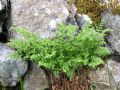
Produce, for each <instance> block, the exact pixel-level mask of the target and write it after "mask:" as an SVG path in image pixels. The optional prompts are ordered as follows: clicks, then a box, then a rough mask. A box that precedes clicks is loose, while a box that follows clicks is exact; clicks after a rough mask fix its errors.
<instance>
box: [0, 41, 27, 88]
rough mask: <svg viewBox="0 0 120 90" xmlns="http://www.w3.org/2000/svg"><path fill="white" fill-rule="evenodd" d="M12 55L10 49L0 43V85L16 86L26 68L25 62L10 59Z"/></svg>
mask: <svg viewBox="0 0 120 90" xmlns="http://www.w3.org/2000/svg"><path fill="white" fill-rule="evenodd" d="M12 53H14V51H13V50H12V49H10V48H9V47H8V46H6V45H4V44H1V43H0V83H1V84H2V85H5V86H16V84H17V83H18V82H19V80H20V79H21V77H22V76H23V75H24V74H25V72H26V71H27V68H28V67H27V66H28V64H27V62H26V61H23V60H22V59H16V58H12V57H11V56H10V55H11V54H12Z"/></svg>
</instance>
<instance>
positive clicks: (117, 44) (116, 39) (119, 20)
mask: <svg viewBox="0 0 120 90" xmlns="http://www.w3.org/2000/svg"><path fill="white" fill-rule="evenodd" d="M102 22H104V25H105V27H106V28H108V29H110V37H109V38H107V40H108V42H109V43H110V45H111V48H112V49H113V50H115V51H117V52H118V53H120V15H113V14H112V13H111V12H105V13H104V14H103V15H102Z"/></svg>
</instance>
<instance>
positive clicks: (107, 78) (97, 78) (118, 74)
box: [90, 58, 120, 90]
mask: <svg viewBox="0 0 120 90" xmlns="http://www.w3.org/2000/svg"><path fill="white" fill-rule="evenodd" d="M90 77H91V79H92V81H93V82H94V84H95V86H96V89H95V90H120V86H119V85H120V63H118V62H116V61H114V60H113V58H109V59H108V62H107V64H105V66H104V67H103V68H99V69H97V70H95V71H92V72H91V74H90ZM110 84H111V86H110Z"/></svg>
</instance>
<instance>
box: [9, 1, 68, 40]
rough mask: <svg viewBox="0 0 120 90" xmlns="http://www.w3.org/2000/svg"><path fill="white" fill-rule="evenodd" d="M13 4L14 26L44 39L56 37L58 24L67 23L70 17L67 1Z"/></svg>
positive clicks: (13, 2) (18, 2)
mask: <svg viewBox="0 0 120 90" xmlns="http://www.w3.org/2000/svg"><path fill="white" fill-rule="evenodd" d="M11 3H12V14H11V16H12V20H13V25H15V26H16V25H17V26H22V27H25V28H27V29H28V30H30V31H32V32H35V33H37V34H38V35H39V36H40V37H42V38H52V37H54V32H55V29H56V26H57V24H59V23H61V22H66V19H67V18H68V16H69V11H68V9H67V6H66V4H65V0H11ZM13 36H15V34H13Z"/></svg>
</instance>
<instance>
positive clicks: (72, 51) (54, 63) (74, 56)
mask: <svg viewBox="0 0 120 90" xmlns="http://www.w3.org/2000/svg"><path fill="white" fill-rule="evenodd" d="M96 29H97V28H94V27H93V26H92V27H91V26H89V27H86V28H83V30H81V32H80V33H78V35H77V36H75V35H74V33H76V30H77V26H73V25H69V26H66V25H64V24H60V25H59V26H58V31H57V32H56V37H55V38H53V39H41V38H39V37H38V36H37V35H35V34H33V33H31V32H29V31H27V30H26V29H23V28H20V27H19V28H15V30H16V31H17V32H18V33H20V34H22V35H23V36H24V40H21V39H14V40H12V41H11V42H10V43H9V45H10V46H11V47H12V48H14V49H16V52H15V54H14V56H17V57H18V56H20V57H22V58H24V59H26V60H32V61H35V62H37V63H38V65H39V66H42V67H45V68H47V69H49V70H51V71H53V73H54V74H55V75H56V74H59V73H61V72H64V73H66V74H67V75H68V76H69V77H70V78H72V76H73V74H74V71H75V70H76V69H77V68H78V67H83V66H87V67H91V68H95V67H96V66H98V65H100V64H103V63H104V62H103V60H102V57H105V56H106V55H108V54H109V50H108V49H107V48H106V47H104V44H105V41H104V36H105V32H106V30H101V31H100V32H99V31H97V30H96Z"/></svg>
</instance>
